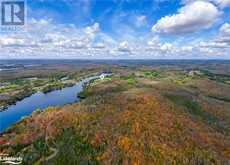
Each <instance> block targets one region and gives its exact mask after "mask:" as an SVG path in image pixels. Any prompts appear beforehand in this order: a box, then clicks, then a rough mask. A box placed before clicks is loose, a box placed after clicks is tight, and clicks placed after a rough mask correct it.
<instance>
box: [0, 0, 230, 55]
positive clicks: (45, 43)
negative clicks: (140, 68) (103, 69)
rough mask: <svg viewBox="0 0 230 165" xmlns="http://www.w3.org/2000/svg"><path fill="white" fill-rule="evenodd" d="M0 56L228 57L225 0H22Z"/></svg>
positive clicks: (229, 20) (229, 11)
mask: <svg viewBox="0 0 230 165" xmlns="http://www.w3.org/2000/svg"><path fill="white" fill-rule="evenodd" d="M26 5H27V22H26V28H25V30H24V31H17V32H12V31H11V32H1V31H0V59H16V58H17V59H25V58H29V59H36V58H37V59H46V58H49V59H230V0H27V2H26Z"/></svg>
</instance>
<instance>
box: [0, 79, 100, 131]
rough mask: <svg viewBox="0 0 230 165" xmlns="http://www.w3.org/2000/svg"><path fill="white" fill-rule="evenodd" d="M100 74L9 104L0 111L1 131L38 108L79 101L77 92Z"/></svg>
mask: <svg viewBox="0 0 230 165" xmlns="http://www.w3.org/2000/svg"><path fill="white" fill-rule="evenodd" d="M96 78H98V76H93V77H90V78H86V79H83V80H82V81H79V82H77V83H76V84H75V85H74V86H72V87H66V88H63V89H61V90H56V91H52V92H49V93H47V94H44V93H42V92H37V93H35V94H33V95H31V96H30V97H27V98H25V99H23V100H21V101H18V102H17V103H16V104H15V105H11V106H9V107H8V108H7V109H6V110H5V111H3V112H0V132H2V131H4V129H6V128H7V127H9V126H10V125H12V124H13V123H15V122H17V121H18V120H20V119H21V118H22V117H24V116H28V115H30V114H31V113H32V112H33V111H34V110H36V109H38V108H39V109H44V108H46V107H48V106H56V105H64V104H68V103H73V102H75V101H79V98H78V97H77V94H78V93H79V92H81V91H82V89H83V85H84V83H86V82H89V81H90V80H92V79H96Z"/></svg>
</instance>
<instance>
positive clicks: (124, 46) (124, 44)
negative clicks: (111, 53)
mask: <svg viewBox="0 0 230 165" xmlns="http://www.w3.org/2000/svg"><path fill="white" fill-rule="evenodd" d="M118 51H121V52H130V51H131V50H130V47H129V44H128V42H127V41H123V42H121V43H120V44H119V47H118Z"/></svg>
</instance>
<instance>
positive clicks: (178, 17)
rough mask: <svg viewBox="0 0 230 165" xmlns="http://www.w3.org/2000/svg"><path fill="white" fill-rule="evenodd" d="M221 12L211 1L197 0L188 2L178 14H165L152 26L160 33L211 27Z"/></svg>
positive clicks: (193, 30) (175, 32)
mask: <svg viewBox="0 0 230 165" xmlns="http://www.w3.org/2000/svg"><path fill="white" fill-rule="evenodd" d="M219 15H220V12H219V11H218V9H217V8H216V7H215V6H214V5H213V4H212V3H209V2H204V1H195V2H192V3H188V4H187V5H185V6H184V7H182V8H181V9H179V11H178V13H177V14H174V15H170V16H165V17H163V18H161V19H160V20H158V21H157V23H156V24H155V25H154V26H153V27H152V31H153V32H158V33H172V34H180V33H190V32H196V31H199V30H201V29H205V28H209V27H210V26H211V25H212V24H213V23H214V22H215V21H216V19H217V18H218V16H219Z"/></svg>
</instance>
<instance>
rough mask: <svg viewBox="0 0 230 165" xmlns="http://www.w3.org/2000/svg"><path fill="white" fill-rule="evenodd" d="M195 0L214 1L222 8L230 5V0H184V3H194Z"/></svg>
mask: <svg viewBox="0 0 230 165" xmlns="http://www.w3.org/2000/svg"><path fill="white" fill-rule="evenodd" d="M194 1H206V2H212V3H213V4H215V5H216V6H218V7H220V8H225V7H230V0H182V4H188V3H192V2H194Z"/></svg>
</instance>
